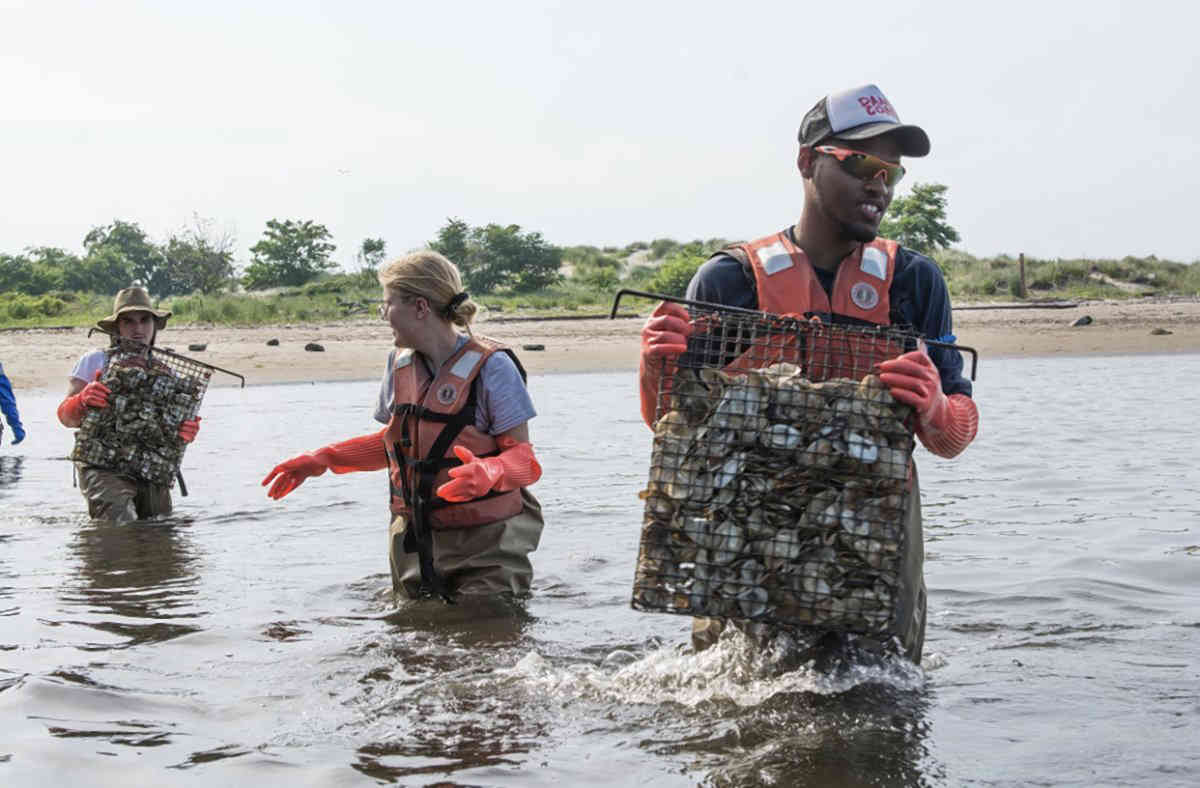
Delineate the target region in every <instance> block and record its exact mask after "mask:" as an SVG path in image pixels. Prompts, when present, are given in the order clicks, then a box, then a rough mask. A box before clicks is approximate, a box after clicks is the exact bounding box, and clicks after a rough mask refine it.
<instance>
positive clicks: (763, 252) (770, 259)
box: [755, 241, 793, 276]
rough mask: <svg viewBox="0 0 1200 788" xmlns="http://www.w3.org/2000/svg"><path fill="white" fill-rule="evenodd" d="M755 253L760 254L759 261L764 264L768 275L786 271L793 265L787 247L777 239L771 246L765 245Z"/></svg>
mask: <svg viewBox="0 0 1200 788" xmlns="http://www.w3.org/2000/svg"><path fill="white" fill-rule="evenodd" d="M755 254H756V255H758V262H759V263H760V264H761V265H762V267H763V270H764V271H766V272H767V275H768V276H770V275H771V274H777V273H779V272H780V271H786V270H787V269H789V268H791V267H792V265H793V263H792V256H791V255H790V254H788V250H787V247H786V246H784V245H783V242H781V241H776V242H775V243H773V244H771V245H770V246H764V247H763V248H762V249H759V250H758V251H757V252H755Z"/></svg>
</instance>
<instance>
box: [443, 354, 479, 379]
mask: <svg viewBox="0 0 1200 788" xmlns="http://www.w3.org/2000/svg"><path fill="white" fill-rule="evenodd" d="M482 356H483V354H482V353H480V352H479V351H478V350H468V351H467V352H466V353H463V354H462V357H461V358H459V359H458V361H455V362H454V366H453V367H451V368H450V374H451V375H453V376H454V377H456V378H463V379H464V380H465V379H466V377H467V376H468V375H470V374H471V370H473V369H475V365H476V364H478V363H479V359H480V358H481V357H482Z"/></svg>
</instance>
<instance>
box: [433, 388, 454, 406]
mask: <svg viewBox="0 0 1200 788" xmlns="http://www.w3.org/2000/svg"><path fill="white" fill-rule="evenodd" d="M457 397H458V388H456V387H455V385H454V384H453V383H446V384H444V385H442V386H439V387H438V390H437V401H438V402H440V403H442V404H443V405H449V404H450V403H451V402H454V400H455V399H456V398H457Z"/></svg>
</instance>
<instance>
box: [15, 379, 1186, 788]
mask: <svg viewBox="0 0 1200 788" xmlns="http://www.w3.org/2000/svg"><path fill="white" fill-rule="evenodd" d="M1115 366H1119V367H1120V369H1121V378H1120V379H1121V381H1122V385H1121V386H1120V387H1118V388H1113V386H1112V385H1111V382H1112V380H1113V377H1114V375H1113V369H1114V367H1115ZM981 371H982V372H983V375H984V376H986V377H985V378H984V379H981V380H980V382H979V386H978V389H977V393H978V396H979V400H980V409H981V412H982V414H983V428H982V432H981V435H980V438H979V441H978V442H977V444H976V445H975V446H973V447H972V448H971V449H970V450H968V452H967V453H966V454H965V455H964V456H963V457H961V458H959V459H957V460H955V461H953V462H947V461H942V460H939V459H936V458H932V457H929V456H928V455H926V454H924V453H922V454H921V456H920V458H919V462H920V463H921V470H922V477H923V478H922V482H923V483H922V498H923V504H924V522H925V526H926V529H927V530H926V537H927V550H926V555H927V558H926V577H927V583H928V586H929V600H930V623H929V631H928V636H927V639H926V650H925V653H926V660H925V662H924V665H923V667H922V668H918V667H916V666H912V665H910V664H908V663H906V662H903V661H888V660H883V661H875V662H872V661H867V660H857V659H840V658H839V659H832V660H827V661H826V662H824V663H822V664H820V665H814V664H802V665H797V664H794V662H792V661H789V660H786V659H783V658H782V657H781V656H780V655H776V654H773V653H770V652H762V651H759V650H757V649H755V648H754V647H753V646H752V645H750V644H749V643H748V642H747V641H745V639H744V638H742V637H741V636H740V635H738V634H737V633H736V632H733V631H731V632H730V634H729V635H727V636H726V638H725V639H723V640H721V641H720V642H719V643H718V644H717V646H715V647H714V648H712V649H709V650H707V651H705V652H703V653H701V654H694V653H692V652H691V649H690V647H689V646H688V645H687V643H688V624H689V620H688V619H687V618H686V617H683V616H669V615H647V614H643V613H638V612H635V611H633V610H631V609H630V607H629V601H630V590H631V583H632V579H633V570H634V566H635V564H636V552H637V535H638V534H637V531H638V524H639V523H640V522H641V519H642V518H641V514H642V511H641V509H642V501H641V500H640V499H639V498H638V492H639V490H641V489H643V488H644V486H645V482H646V465H647V460H648V456H649V443H650V436H649V431H648V430H646V429H645V427H644V425H642V424H641V422H640V419H638V417H637V413H638V409H637V402H636V390H637V389H636V381H635V380H634V379H633V377H632V376H631V375H564V376H542V377H534V378H533V379H531V381H530V385H531V391H532V392H533V395H534V400H535V402H536V403H537V405H538V409H539V411H540V413H541V414H542V415H541V416H539V417H538V419H537V420H536V421H535V422H534V424H533V442H534V445H535V446H536V447H537V451H538V456H539V459H540V460H541V462H542V465H543V468H544V469H545V476H544V478H543V479H542V481H541V482H539V484H538V487H537V488H536V490H537V493H538V496H539V498H540V500H541V501H542V502H543V505H544V509H545V512H546V521H547V526H546V531H545V534H544V535H543V539H542V543H541V546H540V548H539V550H538V551H537V552H536V553H534V554H533V561H534V566H535V569H536V574H537V576H536V578H535V582H534V593H533V595H532V597H531V598H530V599H528V600H525V601H522V602H519V603H506V602H503V601H499V600H484V601H471V600H466V601H463V602H461V603H460V604H459V605H455V606H450V607H447V606H445V605H442V604H441V603H438V602H421V603H410V602H405V603H402V604H399V605H397V604H396V603H394V602H393V600H392V594H391V588H390V586H391V583H390V576H389V574H388V565H387V557H386V552H385V548H386V536H387V533H386V532H387V525H386V524H387V521H388V519H389V513H388V510H387V489H386V482H385V479H384V477H383V476H382V475H380V474H366V473H364V474H346V475H341V476H338V475H334V474H326V475H324V476H322V477H320V478H316V479H312V480H309V481H308V482H306V483H305V485H304V486H303V487H302V488H300V489H299V490H297V491H296V492H294V493H293V494H292V495H291V496H289V497H288V498H286V499H284V501H281V502H273V501H268V500H267V499H265V497H264V496H263V492H262V488H261V487H259V485H258V481H259V480H260V479H261V478H262V476H263V474H264V473H265V471H266V470H267V469H268V468H269V467H270V466H271V465H272V464H273V463H274V462H276V461H277V460H278V459H279V458H280V457H284V456H291V455H293V454H295V453H298V452H300V451H304V450H307V449H311V448H312V447H313V446H319V445H324V444H326V443H329V442H331V441H334V440H337V439H340V438H344V437H346V436H350V435H359V434H364V433H365V432H367V431H369V430H371V429H373V428H377V427H375V426H374V424H373V422H372V420H371V410H372V405H373V399H374V397H375V393H376V391H375V389H376V386H375V383H374V382H364V383H343V384H329V385H318V386H271V387H258V388H255V387H251V388H248V389H245V390H235V389H212V390H210V392H209V394H208V395H207V396H206V401H205V414H204V417H205V424H206V425H207V426H206V427H205V432H204V433H202V436H201V440H199V441H197V442H196V443H195V444H194V445H193V446H192V447H190V448H189V450H188V455H187V460H186V462H185V468H184V470H185V473H186V474H187V478H188V480H189V486H190V487H191V491H192V495H191V496H190V497H188V498H182V499H178V500H177V509H176V513H177V515H178V517H176V518H174V519H170V520H166V521H163V522H158V523H139V524H137V525H134V526H113V525H103V524H99V523H90V522H88V521H87V517H86V515H85V514H84V503H83V501H82V499H81V498H80V496H79V495H78V492H77V491H74V490H72V489H71V488H70V473H69V466H68V465H67V464H66V463H64V462H63V461H62V459H61V458H62V457H64V456H65V455H66V454H67V452H69V450H70V435H69V432H68V431H66V430H55V429H54V428H53V426H52V424H50V423H49V422H50V421H51V420H52V419H53V413H54V405H55V404H56V403H55V402H54V401H53V398H52V397H46V398H45V400H44V401H41V402H39V401H37V399H36V397H34V398H31V399H29V400H28V401H29V406H28V407H29V409H30V412H31V413H34V414H36V413H44V414H47V415H46V416H45V417H43V418H44V422H43V424H42V425H40V426H39V425H37V423H36V419H34V423H33V424H31V434H34V435H38V436H45V438H44V439H45V444H38V445H37V446H36V447H23V448H26V454H25V457H24V458H14V457H8V458H4V457H0V655H2V657H3V659H2V660H0V715H3V716H2V718H3V719H4V720H5V721H6V737H5V739H4V740H3V741H2V742H0V784H4V785H9V784H12V785H26V784H28V785H35V784H48V783H50V782H56V783H57V782H74V783H77V784H86V785H113V786H118V785H121V786H123V785H129V784H147V785H155V784H162V783H164V782H168V783H169V782H171V775H175V774H178V772H177V771H175V770H187V771H188V775H189V777H191V778H192V779H193V780H194V781H195V782H197V783H198V784H205V785H209V784H211V785H228V784H255V785H258V784H278V783H280V782H287V783H288V784H311V785H326V784H365V783H368V782H369V783H398V784H438V783H445V784H459V785H489V786H493V785H510V786H522V787H523V788H524V786H541V785H545V786H562V785H578V784H595V785H614V784H615V785H625V784H640V785H647V784H649V785H655V786H676V785H679V786H692V785H696V784H704V785H712V786H757V785H788V786H790V785H834V786H842V785H845V786H858V785H887V786H892V785H900V786H906V785H930V784H933V785H952V786H957V785H966V784H989V785H1027V784H1048V785H1060V784H1073V785H1096V784H1106V785H1135V786H1154V788H1160V786H1175V785H1179V786H1183V785H1187V786H1191V785H1195V784H1196V783H1197V782H1200V763H1198V762H1197V761H1196V759H1195V746H1194V742H1195V735H1194V734H1195V730H1197V727H1198V726H1200V689H1198V688H1197V684H1196V680H1195V678H1196V672H1197V657H1196V655H1197V654H1198V653H1200V619H1198V617H1197V612H1196V611H1197V610H1200V585H1198V584H1197V583H1196V577H1197V574H1198V572H1200V564H1198V563H1197V562H1198V561H1200V548H1197V545H1198V544H1200V503H1198V501H1200V468H1198V467H1197V464H1196V463H1195V462H1194V461H1193V460H1192V457H1193V455H1194V453H1195V446H1196V445H1197V443H1200V435H1198V434H1197V432H1196V428H1195V426H1194V424H1195V420H1194V418H1193V414H1194V413H1195V412H1196V411H1197V410H1198V409H1200V356H1186V357H1172V358H1171V359H1170V363H1165V362H1164V361H1163V360H1162V359H1154V358H1127V359H1054V360H1042V361H1038V360H1033V361H1012V362H992V363H990V364H985V365H984V366H982V367H981ZM1067 382H1069V385H1068V383H1067ZM1098 391H1103V392H1104V396H1103V397H1093V398H1090V399H1086V407H1084V406H1081V402H1082V401H1083V400H1081V392H1098ZM1163 392H1170V395H1169V396H1165V395H1164V394H1163ZM356 402H359V403H362V407H361V408H356V407H355V406H354V403H356ZM313 413H319V414H320V418H315V419H314V418H304V419H297V418H295V417H294V414H313ZM55 441H57V443H55ZM264 447H269V448H264ZM268 455H269V456H268ZM22 460H23V461H22ZM1015 751H1019V752H1020V753H1021V757H1020V758H1015V757H1014V756H1013V754H1012V753H1013V752H1015ZM167 769H171V770H172V771H170V772H167V771H164V770H167ZM164 775H167V776H166V777H164Z"/></svg>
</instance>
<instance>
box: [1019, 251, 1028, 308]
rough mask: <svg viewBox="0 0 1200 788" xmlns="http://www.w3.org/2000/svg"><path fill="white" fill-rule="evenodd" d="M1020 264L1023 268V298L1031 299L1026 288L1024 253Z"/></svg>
mask: <svg viewBox="0 0 1200 788" xmlns="http://www.w3.org/2000/svg"><path fill="white" fill-rule="evenodd" d="M1019 264H1020V266H1021V298H1029V291H1028V290H1027V289H1026V288H1025V253H1024V252H1021V256H1020V258H1019Z"/></svg>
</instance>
